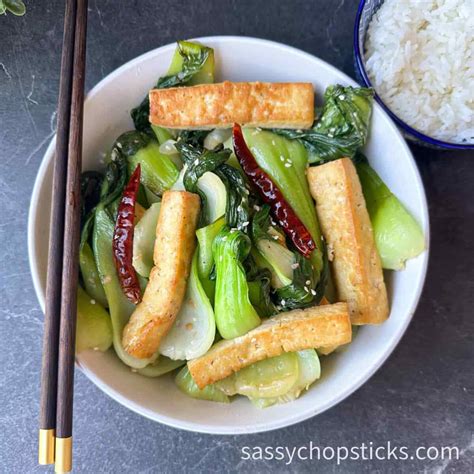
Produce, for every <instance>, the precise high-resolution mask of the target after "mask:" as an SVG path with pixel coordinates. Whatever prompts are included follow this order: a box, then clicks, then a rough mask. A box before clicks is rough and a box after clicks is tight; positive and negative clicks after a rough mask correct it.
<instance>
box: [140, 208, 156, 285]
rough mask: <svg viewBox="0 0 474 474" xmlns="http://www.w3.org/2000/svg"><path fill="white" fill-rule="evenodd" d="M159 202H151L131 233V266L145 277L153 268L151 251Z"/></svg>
mask: <svg viewBox="0 0 474 474" xmlns="http://www.w3.org/2000/svg"><path fill="white" fill-rule="evenodd" d="M160 206H161V204H160V203H159V202H157V203H155V204H152V205H151V206H150V207H149V208H148V209H147V210H146V212H145V214H143V216H142V218H141V219H140V221H139V222H138V224H137V225H136V226H135V230H134V235H133V267H134V268H135V270H136V271H137V273H138V274H139V275H141V276H143V277H145V278H148V277H149V276H150V272H151V269H152V268H153V265H154V262H153V251H154V245H155V238H156V224H157V222H158V216H159V215H160Z"/></svg>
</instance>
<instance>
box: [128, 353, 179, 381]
mask: <svg viewBox="0 0 474 474" xmlns="http://www.w3.org/2000/svg"><path fill="white" fill-rule="evenodd" d="M185 363H186V361H185V360H171V359H168V357H165V356H159V357H158V358H157V359H156V360H155V361H154V362H152V363H151V364H149V365H147V366H146V367H144V368H143V369H138V371H137V372H138V373H139V374H140V375H144V376H145V377H160V376H161V375H164V374H167V373H169V372H172V371H173V370H175V369H177V368H178V367H181V366H183V365H184V364H185Z"/></svg>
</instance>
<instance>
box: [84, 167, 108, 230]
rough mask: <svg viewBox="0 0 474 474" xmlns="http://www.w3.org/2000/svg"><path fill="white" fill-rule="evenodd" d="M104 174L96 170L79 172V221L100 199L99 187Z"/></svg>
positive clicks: (86, 215) (85, 217)
mask: <svg viewBox="0 0 474 474" xmlns="http://www.w3.org/2000/svg"><path fill="white" fill-rule="evenodd" d="M103 180H104V175H103V174H102V173H99V172H98V171H84V172H83V173H82V174H81V223H82V225H84V222H85V221H86V219H87V217H88V216H89V214H90V213H91V211H92V210H93V209H94V207H95V206H97V204H98V203H99V201H100V189H101V186H102V181H103Z"/></svg>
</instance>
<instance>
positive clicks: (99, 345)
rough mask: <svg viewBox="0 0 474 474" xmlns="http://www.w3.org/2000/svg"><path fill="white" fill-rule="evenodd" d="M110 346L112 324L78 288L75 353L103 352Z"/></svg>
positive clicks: (105, 312)
mask: <svg viewBox="0 0 474 474" xmlns="http://www.w3.org/2000/svg"><path fill="white" fill-rule="evenodd" d="M111 345H112V323H111V322H110V316H109V314H108V313H107V311H106V310H105V309H104V308H103V307H102V306H101V305H100V303H98V302H97V301H94V300H91V298H90V296H89V295H88V294H87V293H86V292H85V291H84V290H83V289H82V288H81V287H80V286H79V287H78V288H77V327H76V352H80V351H82V350H86V349H95V350H99V351H103V352H105V351H106V350H107V349H108V348H109V347H110V346H111Z"/></svg>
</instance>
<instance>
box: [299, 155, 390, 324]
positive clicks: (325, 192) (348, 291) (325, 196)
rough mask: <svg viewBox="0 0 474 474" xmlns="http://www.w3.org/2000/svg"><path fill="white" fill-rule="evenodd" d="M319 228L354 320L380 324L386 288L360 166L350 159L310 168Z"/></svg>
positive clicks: (386, 309)
mask: <svg viewBox="0 0 474 474" xmlns="http://www.w3.org/2000/svg"><path fill="white" fill-rule="evenodd" d="M308 182H309V187H310V191H311V194H312V195H313V197H314V199H315V200H316V210H317V214H318V218H319V222H320V224H321V230H322V232H323V235H324V237H325V238H326V241H327V243H328V249H329V251H330V252H331V253H333V262H332V264H333V275H334V280H335V284H336V288H337V293H338V298H339V299H340V300H341V301H347V304H348V306H349V311H350V314H351V320H352V324H357V325H359V324H379V323H382V322H383V321H385V320H386V319H387V318H388V315H389V307H388V299H387V290H386V288H385V283H384V280H383V272H382V266H381V264H380V258H379V255H378V253H377V249H376V247H375V241H374V236H373V232H372V225H371V223H370V218H369V214H368V212H367V208H366V205H365V200H364V195H363V194H362V188H361V184H360V181H359V177H358V176H357V171H356V169H355V167H354V165H353V163H352V161H351V160H350V159H349V158H342V159H340V160H335V161H332V162H330V163H326V164H324V165H321V166H315V167H313V168H309V169H308Z"/></svg>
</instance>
